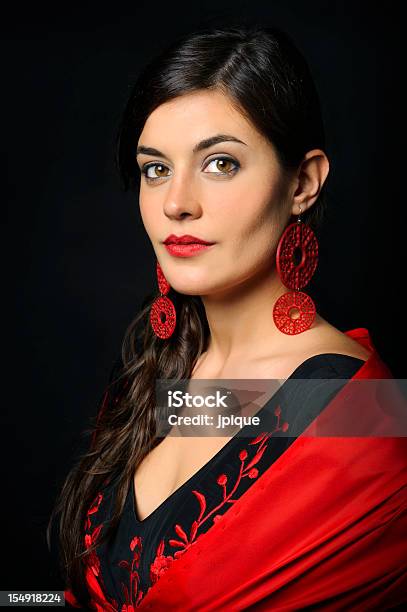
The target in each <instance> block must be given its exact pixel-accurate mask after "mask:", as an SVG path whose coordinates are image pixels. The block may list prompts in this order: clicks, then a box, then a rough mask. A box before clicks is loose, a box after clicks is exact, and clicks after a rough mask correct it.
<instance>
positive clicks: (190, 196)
mask: <svg viewBox="0 0 407 612" xmlns="http://www.w3.org/2000/svg"><path fill="white" fill-rule="evenodd" d="M197 196H198V194H197V191H196V189H195V187H194V184H193V180H192V179H191V177H190V176H187V175H186V173H182V174H179V175H178V176H177V177H176V178H173V179H171V183H170V186H169V189H168V192H167V194H166V198H165V200H164V204H163V210H164V214H165V215H166V217H168V218H169V219H173V220H179V219H184V218H186V217H192V218H197V217H200V216H201V215H202V206H201V205H200V203H199V199H198V197H197Z"/></svg>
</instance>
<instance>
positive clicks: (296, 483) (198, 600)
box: [65, 328, 407, 612]
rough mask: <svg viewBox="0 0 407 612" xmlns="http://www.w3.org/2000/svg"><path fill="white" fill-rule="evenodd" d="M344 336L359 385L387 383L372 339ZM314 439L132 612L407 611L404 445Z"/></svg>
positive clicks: (300, 443)
mask: <svg viewBox="0 0 407 612" xmlns="http://www.w3.org/2000/svg"><path fill="white" fill-rule="evenodd" d="M346 334H347V335H348V336H350V337H352V338H354V339H355V340H357V341H358V342H359V343H360V344H362V345H363V346H365V347H367V348H368V349H370V350H371V351H372V354H371V356H370V357H369V359H368V360H367V361H366V362H365V363H364V365H363V366H362V367H361V368H360V369H359V370H358V372H357V373H356V375H355V376H354V377H353V378H354V379H363V378H367V379H369V378H370V379H379V378H392V375H391V372H390V371H389V369H388V368H387V366H386V365H385V364H384V363H383V362H382V361H381V359H380V357H379V355H378V354H377V351H376V349H375V347H374V346H373V344H372V342H371V339H370V336H369V333H368V331H367V330H366V329H365V328H357V329H354V330H351V331H348V332H346ZM345 388H346V385H345ZM334 402H335V399H334V400H333V402H331V404H330V405H329V408H330V407H331V405H332V404H333V403H334ZM350 409H355V408H354V407H351V408H350ZM325 410H326V409H325ZM310 427H312V424H311V425H310ZM309 431H310V429H309V428H307V429H306V430H305V431H304V432H303V434H302V435H301V436H299V437H298V438H297V439H296V440H295V441H294V442H293V443H292V444H291V446H290V447H289V448H288V449H287V450H286V451H285V452H284V453H283V454H282V455H281V456H280V457H279V458H278V459H277V460H276V461H275V462H274V463H273V464H272V465H271V467H270V468H269V469H268V470H266V471H265V472H264V473H263V474H262V475H261V476H260V477H259V479H258V480H257V481H256V482H255V483H253V485H252V486H251V487H250V489H249V490H248V491H246V492H245V493H244V495H242V496H241V497H240V498H239V499H238V500H237V501H236V502H235V503H234V505H233V507H232V508H230V510H228V512H227V513H226V514H225V515H223V516H222V518H221V520H219V521H218V522H216V523H215V524H214V525H213V526H212V527H211V528H210V529H209V530H208V531H207V532H205V533H203V534H201V535H200V536H199V537H198V539H197V540H196V541H195V542H194V544H193V545H192V546H191V547H190V548H188V549H187V550H186V551H185V553H184V554H183V555H182V556H181V557H179V558H178V559H177V560H176V561H174V562H173V563H172V564H171V565H170V567H169V568H168V569H167V571H166V572H165V573H164V574H163V575H162V576H161V578H160V579H159V581H158V582H157V583H156V584H155V585H154V586H153V587H152V588H151V589H150V590H149V592H148V593H147V594H146V596H145V597H144V599H143V600H142V601H141V604H140V605H139V606H138V608H137V609H139V610H140V611H142V612H144V611H148V610H153V611H161V610H176V611H178V610H179V611H182V612H193V611H194V612H195V611H197V610H199V611H200V612H215V611H219V610H227V611H233V612H234V611H237V610H256V611H257V610H258V611H262V610H273V611H274V610H276V611H277V610H278V611H286V610H287V611H288V610H303V609H307V608H308V607H309V608H310V609H312V610H327V611H336V610H352V611H359V610H360V611H361V612H362V611H363V612H365V611H367V610H386V609H388V608H390V607H391V606H395V605H398V604H401V603H403V602H407V438H405V437H404V438H403V437H398V438H397V437H387V438H386V437H381V438H380V437H374V438H368V437H338V436H336V437H315V436H310V435H308V436H307V432H309ZM89 586H90V587H91V588H92V585H89ZM96 588H97V586H96ZM95 594H96V593H95ZM65 595H66V597H67V599H68V601H69V597H70V596H71V594H70V593H69V592H65ZM99 596H101V597H102V598H103V594H102V593H99ZM71 601H72V598H71ZM95 609H97V610H104V609H108V608H103V604H102V607H95ZM127 612H128V611H127Z"/></svg>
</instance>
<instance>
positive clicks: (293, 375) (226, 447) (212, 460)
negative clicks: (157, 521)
mask: <svg viewBox="0 0 407 612" xmlns="http://www.w3.org/2000/svg"><path fill="white" fill-rule="evenodd" d="M331 356H341V357H345V358H346V357H347V358H348V359H353V360H357V361H360V362H361V366H360V367H363V365H364V364H365V363H366V360H364V359H360V358H358V357H353V356H352V355H346V354H344V353H320V354H318V355H312V356H311V357H308V358H307V359H305V361H303V362H302V363H300V365H299V366H297V367H296V368H295V370H294V371H293V372H292V373H291V374H290V375H289V376H288V377H287V378H286V379H284V382H283V384H282V385H281V386H280V387H279V388H278V389H277V391H276V392H275V393H274V394H273V395H272V397H271V398H270V399H268V400H267V401H266V402H265V404H264V405H263V406H262V407H261V408H259V410H258V411H257V412H256V413H255V414H253V416H255V415H261V413H262V412H263V411H266V410H267V408H268V406H269V405H270V403H271V402H273V401H275V398H276V396H277V395H278V394H279V393H280V392H281V390H282V389H283V387H284V386H285V385H286V383H287V381H289V380H292V379H294V378H298V373H299V372H300V371H301V370H302V369H303V368H304V367H305V366H307V365H309V363H310V362H311V361H313V360H314V359H317V358H321V357H331ZM249 428H250V425H245V426H244V427H242V428H241V429H239V430H238V431H237V432H236V434H235V435H234V436H232V437H231V439H230V440H228V441H227V442H226V444H225V445H224V446H222V448H220V449H219V450H218V451H217V452H216V453H215V455H213V457H211V458H210V459H209V460H208V461H207V462H206V463H205V464H204V465H203V466H202V467H200V468H199V469H198V470H197V471H196V472H195V473H194V474H192V476H190V477H189V478H188V480H186V481H185V482H183V483H182V484H181V485H180V486H179V487H178V488H177V489H175V491H173V492H172V493H171V494H170V495H169V496H168V497H166V498H165V499H164V500H163V501H162V502H161V503H160V504H159V505H158V506H157V507H156V508H155V509H154V510H153V511H152V512H150V514H148V515H147V516H146V517H144V519H140V518H139V517H138V515H137V511H136V506H137V504H136V493H135V484H134V474H133V476H132V478H131V483H130V489H131V495H130V498H131V509H132V514H133V518H134V519H135V521H136V523H137V524H138V525H145V524H147V523H148V522H149V521H150V519H152V518H153V517H154V516H155V515H156V514H157V513H158V512H159V511H160V510H162V509H163V508H164V507H165V506H166V505H167V504H169V503H170V502H171V501H172V499H173V498H174V497H175V496H176V495H177V494H179V493H180V492H181V491H182V490H183V489H184V488H185V487H187V486H189V485H190V484H191V483H192V482H193V481H194V480H195V478H198V477H199V476H201V474H202V473H203V472H204V470H206V469H209V467H210V466H211V465H212V464H213V463H215V462H216V460H217V459H218V458H219V456H220V455H221V454H222V453H226V452H227V451H229V448H231V446H232V444H233V443H234V442H235V441H236V439H237V438H241V437H243V436H242V432H244V431H248V429H249Z"/></svg>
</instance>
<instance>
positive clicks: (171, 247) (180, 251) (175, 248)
mask: <svg viewBox="0 0 407 612" xmlns="http://www.w3.org/2000/svg"><path fill="white" fill-rule="evenodd" d="M164 244H165V248H166V249H167V251H168V253H170V255H174V256H175V257H193V256H194V255H198V254H199V253H202V252H204V251H208V250H210V249H212V248H213V247H214V246H215V243H214V242H213V243H207V244H205V243H202V242H188V243H185V244H182V243H176V242H170V243H164Z"/></svg>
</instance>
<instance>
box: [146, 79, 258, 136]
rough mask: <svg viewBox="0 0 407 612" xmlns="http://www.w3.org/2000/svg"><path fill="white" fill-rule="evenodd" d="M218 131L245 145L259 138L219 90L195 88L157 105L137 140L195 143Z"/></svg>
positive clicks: (240, 113) (230, 101) (245, 119)
mask: <svg viewBox="0 0 407 612" xmlns="http://www.w3.org/2000/svg"><path fill="white" fill-rule="evenodd" d="M218 132H227V133H230V134H233V135H234V136H236V137H238V138H239V139H241V140H243V141H244V142H247V143H248V144H249V141H250V142H251V143H253V144H254V143H256V142H258V141H260V140H263V137H262V135H261V134H260V133H259V132H258V131H257V130H256V129H255V127H254V126H253V124H252V123H251V122H250V121H249V120H248V119H247V118H246V117H245V116H244V115H243V113H242V112H241V111H240V110H239V109H238V108H237V107H236V104H233V102H232V100H231V99H230V98H229V97H228V96H227V95H225V94H223V93H222V92H220V91H219V90H199V91H196V92H192V93H188V94H185V95H182V96H178V97H177V98H174V99H173V100H170V101H168V102H165V103H164V104H161V105H160V106H158V107H157V108H156V109H155V110H154V111H153V112H152V113H151V115H149V117H148V119H147V121H146V123H145V125H144V128H143V131H142V133H141V135H140V139H139V143H141V144H154V145H156V144H157V139H160V140H161V141H167V142H168V139H172V142H174V143H175V142H180V141H185V142H189V143H195V142H198V141H199V140H200V139H202V138H207V137H208V136H211V135H212V134H216V133H218ZM153 139H154V143H153Z"/></svg>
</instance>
